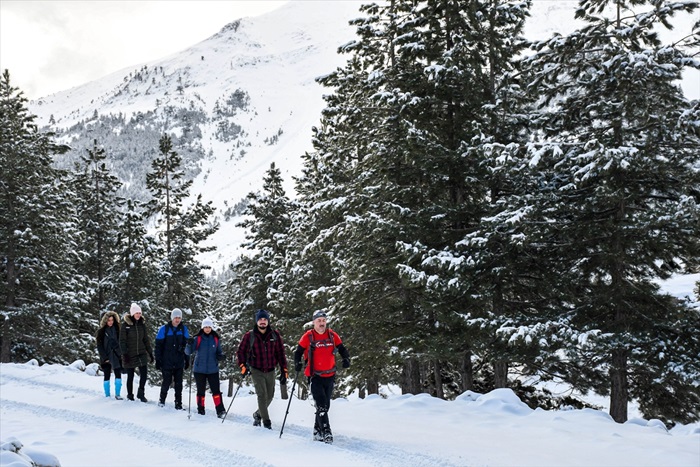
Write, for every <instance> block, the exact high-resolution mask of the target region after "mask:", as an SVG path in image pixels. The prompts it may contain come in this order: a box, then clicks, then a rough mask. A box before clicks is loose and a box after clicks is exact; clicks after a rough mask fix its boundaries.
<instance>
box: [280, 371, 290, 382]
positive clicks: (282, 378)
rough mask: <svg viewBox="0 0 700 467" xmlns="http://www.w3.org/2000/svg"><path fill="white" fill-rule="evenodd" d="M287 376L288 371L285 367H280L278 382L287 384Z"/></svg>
mask: <svg viewBox="0 0 700 467" xmlns="http://www.w3.org/2000/svg"><path fill="white" fill-rule="evenodd" d="M287 378H289V372H288V371H287V369H286V368H282V373H280V384H287Z"/></svg>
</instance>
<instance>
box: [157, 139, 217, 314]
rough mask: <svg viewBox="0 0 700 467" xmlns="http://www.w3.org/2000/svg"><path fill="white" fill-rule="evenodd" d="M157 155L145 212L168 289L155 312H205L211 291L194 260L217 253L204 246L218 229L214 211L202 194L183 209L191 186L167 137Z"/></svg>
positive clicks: (161, 141) (160, 143) (205, 267)
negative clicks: (160, 254) (151, 220)
mask: <svg viewBox="0 0 700 467" xmlns="http://www.w3.org/2000/svg"><path fill="white" fill-rule="evenodd" d="M159 149H160V155H159V156H158V157H156V158H155V159H154V160H153V163H152V172H150V173H148V174H147V175H146V186H147V187H148V189H149V190H150V191H151V194H152V196H153V198H152V199H151V201H149V202H148V203H147V205H146V212H145V215H146V216H147V217H148V218H150V217H155V222H156V229H157V231H158V239H159V241H160V242H161V244H162V245H163V250H162V251H163V254H164V257H163V258H162V261H163V265H162V270H163V272H164V273H165V275H166V287H165V289H164V291H163V293H162V295H161V297H160V299H159V300H158V301H157V307H159V308H161V309H165V310H170V309H172V308H174V307H182V308H190V309H193V310H200V311H204V312H206V310H207V301H208V299H209V291H208V287H207V286H206V283H205V281H204V276H203V273H202V271H203V270H205V269H208V267H207V266H204V265H202V264H200V263H199V262H198V260H197V255H199V254H200V253H205V252H208V251H212V250H213V249H214V248H215V247H213V246H204V245H202V243H203V242H204V241H206V240H207V239H208V238H209V237H210V236H211V235H212V234H213V233H214V232H216V230H217V229H218V227H219V225H218V222H216V221H212V220H210V218H211V216H212V215H213V214H214V207H213V206H212V203H211V202H208V203H205V202H204V201H203V199H202V195H201V194H200V195H197V197H196V198H195V201H194V203H193V204H192V205H190V206H189V207H186V206H185V201H186V200H187V198H188V197H189V190H190V187H191V186H192V181H191V180H185V174H184V171H183V170H182V168H181V165H182V159H181V157H180V156H179V155H178V153H177V152H175V151H174V150H173V144H172V140H171V138H170V137H169V136H168V135H163V137H162V138H161V139H160V142H159Z"/></svg>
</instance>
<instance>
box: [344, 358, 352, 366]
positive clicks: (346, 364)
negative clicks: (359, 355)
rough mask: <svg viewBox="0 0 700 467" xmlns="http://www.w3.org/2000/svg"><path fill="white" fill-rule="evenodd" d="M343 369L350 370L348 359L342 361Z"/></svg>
mask: <svg viewBox="0 0 700 467" xmlns="http://www.w3.org/2000/svg"><path fill="white" fill-rule="evenodd" d="M343 368H350V359H349V358H344V359H343Z"/></svg>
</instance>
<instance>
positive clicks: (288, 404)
mask: <svg viewBox="0 0 700 467" xmlns="http://www.w3.org/2000/svg"><path fill="white" fill-rule="evenodd" d="M298 379H299V372H298V371H297V372H296V374H295V375H294V384H292V391H291V394H292V396H291V397H290V398H289V402H287V413H285V414H284V420H283V421H282V428H281V429H280V438H281V437H282V433H283V432H284V424H285V423H287V415H289V406H290V405H292V399H294V388H295V387H296V385H297V380H298Z"/></svg>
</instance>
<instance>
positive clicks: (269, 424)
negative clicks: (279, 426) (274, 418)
mask: <svg viewBox="0 0 700 467" xmlns="http://www.w3.org/2000/svg"><path fill="white" fill-rule="evenodd" d="M263 426H264V427H265V428H267V429H268V430H271V429H272V422H271V421H270V420H263Z"/></svg>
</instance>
